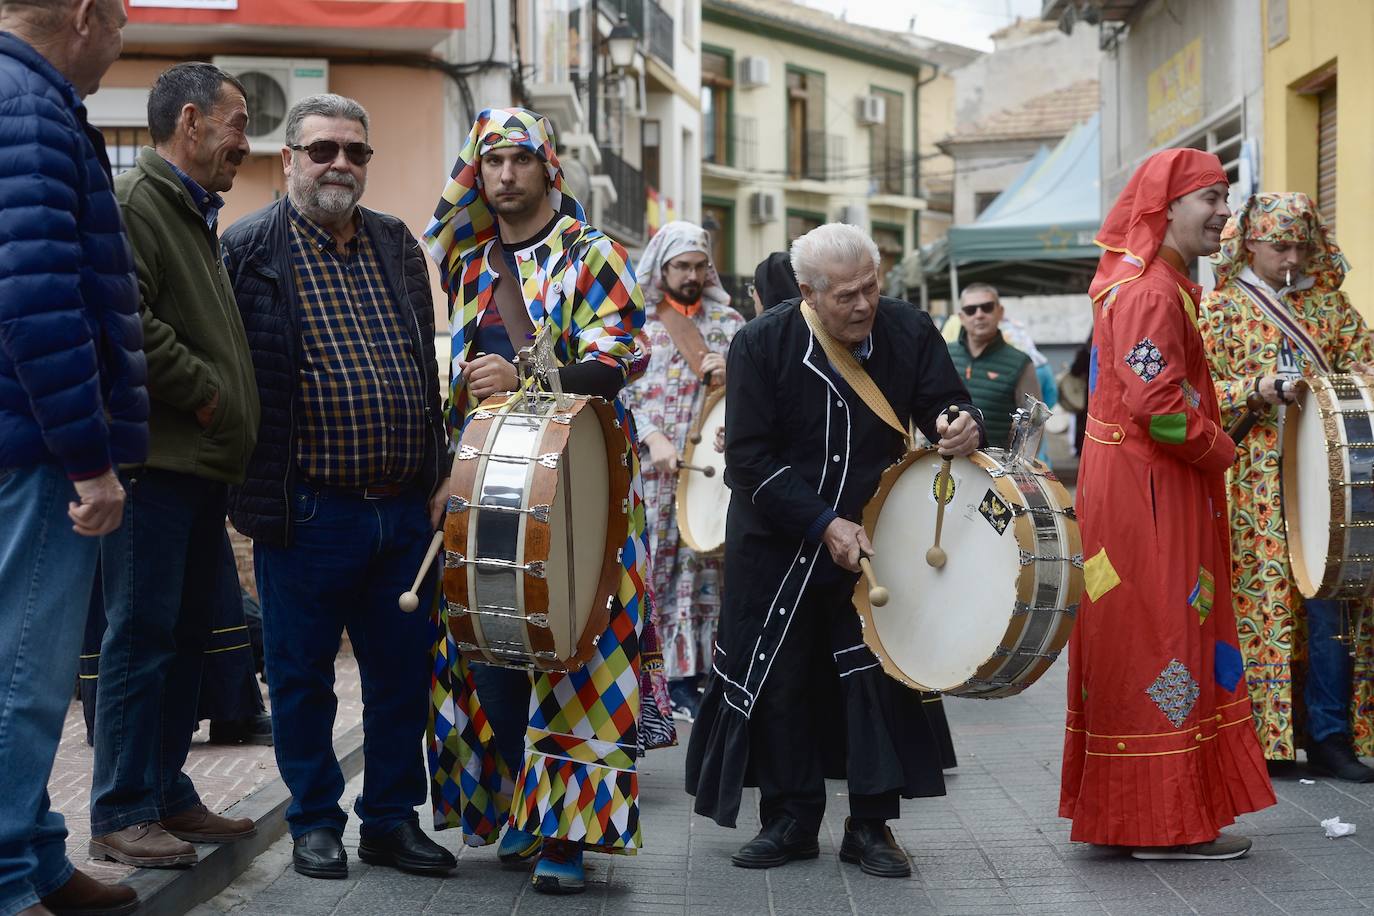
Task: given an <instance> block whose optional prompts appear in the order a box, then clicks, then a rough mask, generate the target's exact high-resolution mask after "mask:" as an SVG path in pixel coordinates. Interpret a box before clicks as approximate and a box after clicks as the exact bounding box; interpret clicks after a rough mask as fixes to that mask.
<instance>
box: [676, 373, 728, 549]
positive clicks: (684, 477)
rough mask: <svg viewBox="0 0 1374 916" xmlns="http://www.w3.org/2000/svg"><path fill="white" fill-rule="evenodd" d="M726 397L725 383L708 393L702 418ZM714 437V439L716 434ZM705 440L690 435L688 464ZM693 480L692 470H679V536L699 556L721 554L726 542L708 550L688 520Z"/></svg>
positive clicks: (685, 456)
mask: <svg viewBox="0 0 1374 916" xmlns="http://www.w3.org/2000/svg"><path fill="white" fill-rule="evenodd" d="M724 398H725V386H724V385H721V386H720V387H719V388H715V389H713V390H712V391H711V392H710V393H709V394H707V395H706V400H705V401H703V402H702V405H701V419H702V420H703V421H704V420H705V419H706V417H708V416H709V415H710V413H711V411H712V410H714V409H715V406H716V405H717V404H718V403H720V402H721V401H722V400H724ZM712 438H713V439H714V436H713V437H712ZM705 442H706V436H705V435H702V437H701V443H695V442H693V441H692V439H691V437H690V436H689V437H688V438H687V446H686V448H684V449H683V451H682V460H683V461H684V462H685V463H686V464H696V451H697V447H698V445H702V447H705V445H704V443H705ZM710 447H711V448H715V444H714V442H712V444H711V446H710ZM691 481H692V474H691V473H690V472H689V473H683V472H682V471H678V475H677V488H676V490H675V491H674V493H673V515H674V517H675V518H676V519H677V533H678V537H679V538H681V539H682V542H683V543H684V544H686V545H687V547H688V548H689V549H690V550H691V551H692V552H693V553H695V554H696V555H697V556H699V557H713V556H719V555H720V554H722V553H724V552H725V545H724V544H721V545H720V546H719V547H715V548H712V549H711V550H706V549H703V548H702V546H701V542H700V541H698V540H697V538H696V536H695V535H694V534H692V524H691V522H690V521H689V520H688V517H687V512H686V508H687V489H688V488H689V487H690V486H691ZM722 485H723V482H722Z"/></svg>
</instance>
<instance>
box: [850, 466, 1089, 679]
mask: <svg viewBox="0 0 1374 916" xmlns="http://www.w3.org/2000/svg"><path fill="white" fill-rule="evenodd" d="M936 451H937V450H936V449H934V448H923V449H917V450H914V451H910V452H908V453H907V454H906V455H905V456H903V457H902V459H901V460H900V461H898V462H897V463H895V464H893V465H892V466H891V467H889V468H888V469H887V470H886V471H884V472H883V474H882V477H881V478H880V479H879V482H878V489H877V490H876V491H875V493H874V495H873V497H872V498H871V499H870V500H869V502H868V504H867V505H866V506H865V507H864V514H863V526H864V531H865V532H866V533H867V534H868V536H869V538H870V539H871V538H872V537H873V534H874V529H875V527H876V525H877V522H878V518H879V516H880V515H881V514H882V510H883V507H884V505H886V503H887V498H888V496H889V495H891V492H892V488H893V487H894V486H895V485H896V482H897V480H898V479H899V478H900V477H901V476H902V474H903V473H905V472H906V470H907V468H908V467H909V466H910V465H912V464H914V463H915V462H916V461H918V460H920V459H921V458H924V457H925V456H927V455H929V454H931V453H933V452H936ZM968 457H969V459H970V460H971V461H972V462H973V464H974V465H975V466H977V467H978V468H980V469H981V470H984V471H990V470H992V469H994V468H999V467H1000V466H1001V465H1000V464H999V463H998V462H997V461H996V460H995V459H993V458H992V457H990V456H989V455H987V454H985V453H984V452H982V451H976V452H974V453H973V454H971V455H969V456H968ZM989 478H990V481H991V484H992V486H993V487H994V488H995V489H996V490H997V492H998V493H999V494H1000V495H1001V496H1002V497H1003V498H1005V499H1008V500H1010V501H1011V502H1014V503H1018V504H1020V505H1022V506H1024V505H1025V501H1024V499H1022V498H1021V496H1020V493H1019V489H1018V488H1017V486H1016V484H1015V482H1014V481H1013V480H1012V479H1011V477H1010V476H1009V475H1004V476H1001V477H993V476H992V475H989ZM1039 479H1040V481H1041V485H1042V486H1043V487H1045V489H1046V490H1047V491H1048V495H1051V496H1054V497H1056V498H1059V499H1060V500H1061V505H1065V506H1067V505H1070V500H1069V498H1068V495H1069V494H1068V490H1067V489H1066V488H1065V487H1064V485H1063V484H1062V483H1061V482H1060V481H1059V479H1058V478H1056V477H1045V476H1039ZM1013 527H1014V533H1013V536H1014V537H1016V539H1017V543H1018V544H1019V545H1020V546H1021V548H1022V549H1023V550H1027V549H1031V550H1033V549H1034V547H1035V529H1034V526H1033V524H1032V523H1031V521H1030V519H1029V517H1028V516H1026V515H1024V514H1021V515H1018V516H1017V517H1016V519H1015V521H1014V524H1013ZM1060 527H1061V528H1062V529H1064V531H1065V533H1066V535H1067V537H1066V540H1067V544H1066V547H1067V551H1066V555H1068V556H1075V555H1080V554H1081V553H1082V552H1083V544H1082V536H1081V532H1080V530H1079V527H1078V524H1077V522H1076V521H1071V522H1070V523H1069V524H1065V525H1062V526H1060ZM1034 583H1035V565H1034V564H1028V565H1026V566H1023V567H1021V569H1020V570H1018V571H1017V580H1016V588H1015V592H1016V595H1015V597H1016V600H1017V601H1021V602H1024V603H1030V600H1031V599H1032V598H1033V597H1034V596H1033V591H1034ZM1082 593H1083V570H1082V569H1081V568H1079V567H1077V566H1074V567H1072V568H1071V570H1070V573H1069V578H1068V585H1067V595H1066V596H1065V597H1066V599H1068V600H1065V602H1064V604H1065V607H1066V608H1069V607H1073V606H1074V605H1076V604H1078V603H1079V601H1081V599H1082ZM854 607H855V610H856V611H857V612H858V614H859V617H860V619H861V621H862V623H863V627H862V629H863V636H864V643H865V644H866V645H867V646H868V648H869V650H870V651H872V652H873V654H874V655H875V656H876V657H877V659H878V661H879V663H880V664H881V665H882V667H883V671H884V672H885V673H886V674H887V675H888V676H890V677H892V678H894V679H896V680H897V681H900V682H901V683H902V684H905V685H906V686H907V687H910V688H912V689H914V690H925V691H930V692H935V693H941V694H954V695H957V692H958V691H959V690H960V689H962V688H963V687H964V686H966V685H967V684H968V683H969V682H970V681H974V680H978V679H980V678H983V679H987V678H988V677H990V676H991V675H992V674H995V673H996V672H997V671H998V670H999V669H1000V668H1002V667H1003V666H1004V665H1006V664H1007V663H1008V661H1009V659H1006V658H999V657H998V656H997V655H995V654H994V655H991V656H989V658H988V659H987V660H986V661H984V662H983V664H982V665H980V666H979V667H978V669H977V670H976V671H975V672H974V674H973V675H972V677H970V678H969V679H968V680H966V681H964V682H963V683H962V684H957V685H955V686H953V687H948V688H944V689H941V688H938V687H930V686H927V685H925V684H920V683H918V682H916V681H914V680H912V679H911V678H910V677H908V676H907V675H906V673H905V672H904V671H902V669H901V668H900V667H899V666H898V665H897V663H896V662H895V661H894V660H893V658H892V656H891V655H889V654H888V652H887V650H886V648H885V647H884V646H883V644H882V640H881V639H880V638H879V637H878V626H877V620H876V617H875V615H874V612H873V606H872V604H871V603H870V602H869V600H868V583H867V582H866V581H865V580H864V579H862V578H861V579H859V581H858V582H857V583H856V585H855V588H854ZM1027 622H1028V621H1027V619H1025V618H1024V617H1023V616H1021V615H1012V616H1011V619H1010V620H1008V622H1007V627H1006V629H1005V630H1004V631H1003V632H1002V636H1001V638H1000V640H999V641H998V644H997V645H998V647H999V648H1001V647H1007V648H1013V647H1015V646H1016V645H1017V643H1018V642H1019V639H1020V636H1021V633H1022V631H1023V630H1024V629H1025V627H1026V625H1027ZM1072 631H1073V617H1072V615H1070V614H1064V615H1062V619H1061V620H1060V621H1059V623H1058V624H1057V625H1056V629H1055V631H1054V633H1053V636H1052V637H1051V639H1050V642H1049V645H1048V646H1047V649H1049V650H1050V651H1054V652H1059V651H1061V650H1062V649H1063V648H1064V646H1065V645H1066V644H1067V643H1068V640H1069V635H1070V634H1071V633H1072ZM1053 662H1054V660H1053V659H1044V660H1042V661H1041V662H1037V663H1036V664H1034V665H1031V666H1030V667H1029V668H1028V669H1027V671H1032V670H1033V671H1034V676H1033V677H1030V678H1029V679H1028V680H1027V679H1024V678H1023V681H1026V682H1034V681H1035V680H1036V679H1038V678H1039V677H1040V676H1041V675H1043V674H1044V673H1045V671H1046V670H1048V669H1049V667H1050V665H1052V664H1053ZM1036 669H1038V670H1036ZM1021 689H1022V688H1020V687H1018V686H1016V685H1015V684H1008V685H1007V687H1006V688H999V689H996V690H991V691H982V692H979V693H978V694H977V695H978V696H981V697H986V698H994V697H1001V696H1011V695H1013V694H1016V693H1019V692H1020V691H1021Z"/></svg>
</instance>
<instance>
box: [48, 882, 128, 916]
mask: <svg viewBox="0 0 1374 916" xmlns="http://www.w3.org/2000/svg"><path fill="white" fill-rule="evenodd" d="M43 905H44V906H45V907H47V908H48V909H49V910H51V911H52V913H53V914H54V916H120V914H122V913H132V912H133V911H134V910H136V909H138V894H137V893H135V892H134V889H133V888H132V887H126V886H125V885H123V884H106V883H105V882H104V881H97V880H96V879H94V878H92V877H91V876H90V875H88V874H86V873H85V872H83V871H74V872H72V876H71V877H70V878H68V879H67V883H66V884H64V885H62V886H61V887H59V888H58V889H57V890H55V891H53V892H52V893H51V894H49V895H48V896H46V897H44V898H43Z"/></svg>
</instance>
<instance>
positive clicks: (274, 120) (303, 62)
mask: <svg viewBox="0 0 1374 916" xmlns="http://www.w3.org/2000/svg"><path fill="white" fill-rule="evenodd" d="M213 63H214V65H215V66H216V67H219V68H220V69H221V70H223V71H224V72H225V73H228V74H229V75H230V76H232V77H234V78H235V79H237V80H238V81H239V82H240V83H242V84H243V88H244V90H245V91H246V92H247V94H248V147H249V149H251V150H252V151H253V152H255V153H277V152H280V151H281V148H282V147H283V146H285V145H286V112H287V111H288V110H289V109H290V108H291V106H292V105H294V104H296V103H297V102H299V101H300V100H301V99H303V98H306V97H307V96H312V95H319V94H320V93H323V92H328V91H329V61H327V60H325V59H324V58H314V57H307V58H293V57H215V58H214V59H213Z"/></svg>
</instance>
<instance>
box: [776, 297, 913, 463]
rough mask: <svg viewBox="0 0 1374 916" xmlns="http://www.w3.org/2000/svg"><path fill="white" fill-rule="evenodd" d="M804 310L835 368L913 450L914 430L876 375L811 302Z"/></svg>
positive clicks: (908, 448) (809, 324)
mask: <svg viewBox="0 0 1374 916" xmlns="http://www.w3.org/2000/svg"><path fill="white" fill-rule="evenodd" d="M801 313H802V317H803V318H805V319H806V323H807V325H808V326H809V327H810V328H811V333H812V334H814V335H815V336H816V339H817V340H819V341H820V342H821V349H822V350H824V351H825V356H826V358H827V359H829V360H830V365H832V366H834V367H835V371H836V372H838V373H839V374H840V377H841V378H843V379H844V380H845V381H846V382H848V383H849V387H850V388H853V389H854V393H855V394H857V395H858V396H859V397H860V398H861V399H862V400H863V402H864V403H865V404H867V405H868V409H869V410H871V411H873V413H874V415H875V416H877V418H878V419H879V420H882V421H883V422H884V423H886V424H887V425H888V426H891V427H892V428H893V429H895V430H896V431H897V432H899V433H901V434H902V438H903V439H904V440H905V441H906V447H907V451H910V450H911V433H910V431H909V430H907V429H906V428H905V427H903V426H902V424H901V423H900V422H898V420H897V412H896V411H894V410H893V409H892V405H891V404H889V403H888V401H887V398H885V397H883V393H882V392H881V391H879V390H878V384H877V382H875V381H873V377H872V376H870V375H869V374H868V372H867V371H865V370H864V367H863V366H861V365H860V364H859V361H858V360H857V359H855V358H854V354H853V353H850V352H849V349H848V348H847V347H845V346H844V345H843V344H841V343H840V342H839V341H838V340H836V339H835V338H833V337H831V336H830V332H829V331H827V330H826V329H825V325H823V324H821V319H820V316H819V315H817V314H816V310H815V309H813V308H812V307H811V303H809V302H807V301H806V300H802V304H801Z"/></svg>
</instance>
